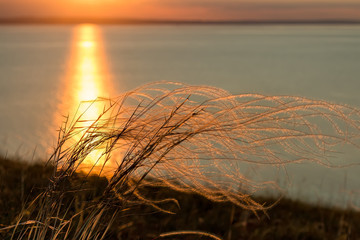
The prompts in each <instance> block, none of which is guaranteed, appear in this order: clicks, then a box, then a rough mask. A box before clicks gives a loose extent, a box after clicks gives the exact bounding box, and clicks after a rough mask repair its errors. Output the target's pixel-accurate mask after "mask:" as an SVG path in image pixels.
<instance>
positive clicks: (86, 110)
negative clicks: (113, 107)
mask: <svg viewBox="0 0 360 240" xmlns="http://www.w3.org/2000/svg"><path fill="white" fill-rule="evenodd" d="M102 44H103V43H102V39H101V34H100V29H99V27H97V26H95V25H88V24H86V25H79V26H77V27H75V29H74V38H73V42H72V50H71V56H70V61H69V66H68V72H67V75H66V77H65V92H64V93H63V94H62V103H61V106H60V111H61V113H62V114H64V115H69V118H70V120H72V119H77V118H78V117H80V119H81V121H79V122H78V124H77V127H88V126H90V125H91V124H93V122H94V121H95V120H96V119H97V118H98V116H99V115H100V114H102V113H103V109H104V107H105V104H106V102H100V101H97V102H94V100H96V99H97V98H100V97H101V98H110V97H111V96H113V95H114V93H113V92H112V91H113V86H112V83H111V79H110V74H109V72H108V70H107V69H106V66H107V64H106V61H105V57H104V51H103V49H102V47H103V45H102ZM80 103H81V104H80ZM79 104H80V105H79ZM82 135H83V133H80V134H76V135H74V136H73V139H72V140H73V141H72V142H73V143H76V142H77V141H79V140H80V139H81V137H82ZM102 152H103V151H102V150H95V151H93V152H91V154H89V156H88V157H87V158H86V159H85V160H84V161H83V163H82V164H81V168H80V169H81V170H84V169H87V168H91V167H92V166H95V168H94V169H93V170H92V171H93V173H98V172H97V171H98V170H96V169H97V168H96V167H99V168H100V169H101V166H102V165H103V163H104V159H99V157H100V156H101V154H102Z"/></svg>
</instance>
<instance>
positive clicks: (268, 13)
mask: <svg viewBox="0 0 360 240" xmlns="http://www.w3.org/2000/svg"><path fill="white" fill-rule="evenodd" d="M16 17H39V18H42V17H47V18H48V17H55V18H82V17H86V18H120V19H122V18H124V19H158V20H256V21H258V20H260V21H264V20H329V19H331V20H360V1H359V0H59V1H56V0H54V1H52V0H51V1H49V0H0V18H16Z"/></svg>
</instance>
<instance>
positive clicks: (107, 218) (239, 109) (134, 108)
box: [12, 82, 360, 240]
mask: <svg viewBox="0 0 360 240" xmlns="http://www.w3.org/2000/svg"><path fill="white" fill-rule="evenodd" d="M99 102H101V103H103V104H104V105H103V106H104V107H103V113H102V114H101V115H100V116H98V117H97V118H96V119H83V118H82V117H83V116H84V114H83V113H80V114H79V115H78V117H76V118H75V119H74V120H72V121H69V118H67V119H66V121H65V122H64V125H63V126H62V127H61V129H60V131H59V138H58V144H57V146H56V148H55V150H54V153H53V155H52V156H51V158H50V160H49V162H50V163H51V164H54V165H55V167H56V169H57V171H56V172H54V174H53V177H52V178H51V183H50V184H49V186H48V188H47V190H46V191H45V192H44V193H43V194H42V195H41V196H39V197H38V198H37V199H36V203H34V204H33V206H36V207H35V208H34V207H33V208H32V210H31V212H32V213H33V214H32V215H31V217H32V219H31V217H30V219H21V218H19V220H18V223H17V224H16V226H14V233H13V238H12V239H69V238H70V239H73V238H76V239H84V240H85V239H104V238H106V237H105V235H106V231H107V230H108V229H109V224H111V223H112V221H113V219H114V218H115V217H116V215H117V214H118V213H120V212H123V211H131V210H129V209H131V207H133V206H138V205H142V204H145V205H149V206H152V207H154V208H155V209H157V210H160V211H164V212H167V213H173V212H172V211H171V210H169V209H167V208H166V207H164V206H165V205H166V204H168V203H173V204H175V205H177V204H178V203H177V201H176V199H163V200H154V199H151V198H149V196H145V195H144V194H143V193H142V189H144V188H145V187H147V186H159V187H169V188H172V189H175V190H177V191H181V192H192V193H197V194H199V195H201V196H203V197H205V198H207V199H210V200H212V201H216V202H232V203H234V204H236V205H237V206H240V207H242V208H246V209H249V210H251V211H254V212H256V211H259V210H260V211H263V210H265V209H266V207H267V206H265V205H263V204H261V203H258V202H256V201H254V200H253V198H252V196H253V194H254V193H256V192H257V191H258V190H261V189H263V188H269V187H277V186H276V184H275V183H274V182H270V181H269V182H261V181H260V182H258V181H255V180H253V179H250V178H248V177H247V176H246V175H245V173H244V172H245V171H246V168H247V166H249V165H250V166H260V165H269V166H275V167H278V168H281V167H283V166H284V165H286V164H287V163H291V162H300V161H312V162H316V163H319V164H323V165H326V166H331V167H334V166H335V165H334V164H333V163H332V162H331V161H330V160H329V158H328V157H329V156H331V154H333V151H334V150H333V149H334V146H337V145H341V144H348V145H352V146H354V147H355V148H359V136H360V124H359V120H360V111H359V109H357V108H354V107H350V106H345V105H339V104H333V103H329V102H325V101H319V100H311V99H307V98H302V97H294V96H264V95H259V94H242V95H231V94H230V93H228V92H227V91H225V90H222V89H219V88H215V87H208V86H189V85H185V84H180V83H169V82H159V83H152V84H147V85H145V86H142V87H139V88H137V89H134V90H132V91H129V92H126V93H124V94H122V95H121V96H119V97H118V98H115V99H97V100H96V101H94V102H91V103H90V106H91V105H92V104H97V103H99ZM82 104H89V102H87V103H82ZM84 123H86V124H84ZM75 136H77V137H76V139H77V140H76V141H75V142H74V138H75ZM94 152H97V153H98V154H96V157H95V159H94V156H93V157H92V160H91V161H92V164H90V165H89V158H90V157H91V156H92V154H93V153H94ZM343 164H344V165H346V164H347V163H343ZM79 171H85V175H86V176H88V178H89V177H90V175H91V174H97V175H100V176H105V177H106V178H107V185H106V186H104V188H103V192H102V193H100V194H99V195H98V196H97V197H95V198H93V199H87V200H86V204H83V205H82V206H80V207H78V208H77V210H76V211H74V208H75V206H77V205H76V202H78V200H77V201H75V199H74V197H73V196H74V195H73V193H78V192H79V191H84V188H83V187H84V185H85V183H78V184H76V185H71V184H69V183H70V182H71V179H73V178H74V175H75V173H76V172H79Z"/></svg>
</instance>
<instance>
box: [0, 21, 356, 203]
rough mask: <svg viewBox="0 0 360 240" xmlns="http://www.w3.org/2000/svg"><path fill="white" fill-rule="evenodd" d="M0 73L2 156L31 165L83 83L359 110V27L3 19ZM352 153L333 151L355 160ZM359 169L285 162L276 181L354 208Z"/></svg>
mask: <svg viewBox="0 0 360 240" xmlns="http://www.w3.org/2000/svg"><path fill="white" fill-rule="evenodd" d="M0 74H1V75H0V116H1V118H0V154H1V155H3V156H9V157H14V156H15V157H19V158H23V159H28V160H29V161H37V160H38V159H47V158H48V157H49V155H50V154H51V151H52V150H53V148H54V147H55V146H56V140H57V134H58V130H59V127H60V125H61V122H62V120H61V119H65V118H66V116H68V115H69V112H70V108H69V106H70V105H76V103H77V102H78V101H79V100H81V98H79V96H80V95H82V94H83V95H84V94H85V95H87V96H88V97H90V96H92V95H94V94H95V95H96V92H94V91H95V90H93V92H91V90H89V89H86V90H84V89H83V87H84V86H82V85H81V84H82V83H81V81H83V80H84V79H87V80H86V81H94V84H93V88H94V89H96V91H97V90H99V89H102V90H103V91H104V92H105V94H106V97H115V96H117V95H119V94H121V93H124V92H126V91H129V90H131V89H134V88H136V87H138V86H141V85H143V84H147V83H150V82H156V81H172V82H182V83H186V84H192V85H209V86H216V87H219V88H223V89H225V90H227V91H229V92H230V93H232V94H243V93H257V94H264V95H270V96H272V95H291V96H301V97H307V98H312V99H320V100H326V101H329V102H333V103H337V104H345V105H350V106H354V107H358V108H359V107H360V94H359V91H360V25H341V24H337V25H329V24H328V25H315V24H308V25H301V24H297V25H291V24H274V25H271V24H268V25H240V24H239V25H236V24H232V25H226V24H220V25H216V24H213V25H211V24H208V25H207V24H200V25H199V24H198V25H196V24H194V25H182V24H163V25H151V24H148V25H90V24H82V25H50V24H44V25H29V24H26V25H0ZM88 85H89V84H88ZM89 91H90V92H89ZM69 99H71V102H70V100H69ZM64 106H65V107H64ZM66 106H67V107H66ZM72 107H74V106H72ZM59 119H60V120H59ZM359 153H360V150H358V149H356V150H354V149H352V150H350V151H349V152H347V151H345V150H344V151H343V152H342V151H341V152H339V153H338V155H336V156H337V157H338V158H339V160H341V161H343V162H345V163H346V162H347V161H349V162H358V163H360V155H359ZM265 171H266V170H265ZM359 172H360V167H359V166H356V165H355V166H352V167H344V168H341V169H339V168H336V169H333V168H328V167H325V166H319V165H314V164H311V163H301V164H289V165H288V166H287V167H286V171H285V172H284V173H283V176H279V177H278V180H277V181H279V182H280V183H281V182H284V181H286V182H287V183H290V184H286V189H285V191H284V195H285V196H287V197H291V198H295V199H301V200H304V201H309V202H313V203H314V202H315V203H318V204H324V205H336V206H341V207H350V208H356V209H358V207H360V204H359V202H360V201H359V199H360V174H358V173H359ZM284 179H286V180H284ZM268 194H271V193H268Z"/></svg>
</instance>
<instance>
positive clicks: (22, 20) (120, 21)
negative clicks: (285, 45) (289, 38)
mask: <svg viewBox="0 0 360 240" xmlns="http://www.w3.org/2000/svg"><path fill="white" fill-rule="evenodd" d="M86 23H87V24H113V25H126V24H133V25H142V24H144V25H151V24H154V25H156V24H159V25H161V24H182V25H191V24H204V25H206V24H219V25H221V24H233V25H256V24H260V25H261V24H294V25H296V24H360V20H356V19H297V20H280V19H278V20H276V19H274V20H271V19H269V20H240V19H239V20H211V19H203V20H202V19H193V20H172V19H130V18H91V17H88V18H84V17H81V18H80V17H79V18H75V17H73V18H61V17H9V18H0V24H2V25H3V24H86Z"/></svg>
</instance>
